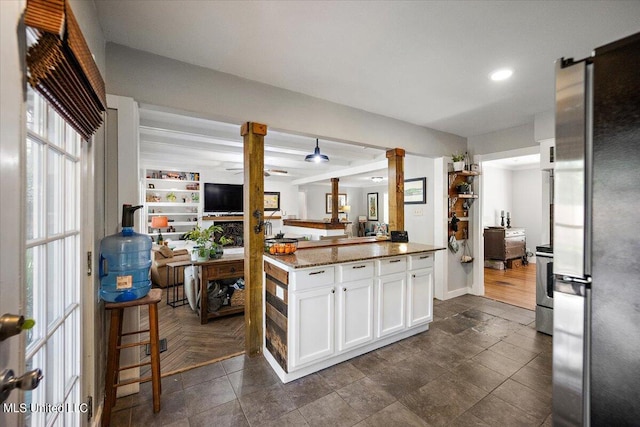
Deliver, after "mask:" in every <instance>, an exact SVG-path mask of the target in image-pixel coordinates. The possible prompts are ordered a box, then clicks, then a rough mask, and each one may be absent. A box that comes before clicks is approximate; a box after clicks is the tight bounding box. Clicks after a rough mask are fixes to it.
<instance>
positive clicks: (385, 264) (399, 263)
mask: <svg viewBox="0 0 640 427" xmlns="http://www.w3.org/2000/svg"><path fill="white" fill-rule="evenodd" d="M376 267H377V270H378V276H384V275H386V274H393V273H402V272H405V271H407V257H406V256H401V257H394V258H384V259H380V260H377V261H376Z"/></svg>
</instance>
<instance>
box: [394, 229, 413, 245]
mask: <svg viewBox="0 0 640 427" xmlns="http://www.w3.org/2000/svg"><path fill="white" fill-rule="evenodd" d="M391 241H392V242H399V243H407V242H408V241H409V233H407V232H406V231H404V230H402V231H392V232H391Z"/></svg>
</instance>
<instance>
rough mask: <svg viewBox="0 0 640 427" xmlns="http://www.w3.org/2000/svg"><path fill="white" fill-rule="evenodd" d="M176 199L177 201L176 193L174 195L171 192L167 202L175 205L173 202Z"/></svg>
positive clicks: (168, 194)
mask: <svg viewBox="0 0 640 427" xmlns="http://www.w3.org/2000/svg"><path fill="white" fill-rule="evenodd" d="M176 199H177V197H176V193H174V192H173V191H170V192H168V193H167V200H168V201H170V202H172V203H173V202H175V201H176Z"/></svg>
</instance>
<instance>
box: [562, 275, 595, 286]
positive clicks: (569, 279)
mask: <svg viewBox="0 0 640 427" xmlns="http://www.w3.org/2000/svg"><path fill="white" fill-rule="evenodd" d="M560 280H562V281H563V282H568V283H579V284H581V285H590V284H591V277H587V278H585V279H581V278H579V277H571V276H562V277H561V278H560Z"/></svg>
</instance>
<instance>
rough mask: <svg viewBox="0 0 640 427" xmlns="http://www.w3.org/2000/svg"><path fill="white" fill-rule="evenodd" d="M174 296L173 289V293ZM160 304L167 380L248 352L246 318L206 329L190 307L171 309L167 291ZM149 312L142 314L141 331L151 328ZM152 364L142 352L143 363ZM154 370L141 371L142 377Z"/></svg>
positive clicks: (220, 320)
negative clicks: (177, 374)
mask: <svg viewBox="0 0 640 427" xmlns="http://www.w3.org/2000/svg"><path fill="white" fill-rule="evenodd" d="M169 291H170V292H173V290H172V289H169ZM162 295H163V299H162V302H160V303H159V304H158V329H159V331H160V339H163V338H166V339H167V350H166V351H164V352H162V353H160V371H161V374H162V376H163V377H164V376H167V375H171V374H175V373H179V372H183V371H185V370H187V369H190V368H194V367H197V366H203V365H206V364H208V363H211V362H212V361H217V360H222V359H224V358H226V357H232V356H236V355H238V354H242V353H243V352H244V314H236V315H232V316H228V317H222V318H218V319H211V320H209V323H207V324H206V325H201V324H200V318H199V317H198V315H197V314H196V313H195V312H194V311H193V310H191V307H189V305H183V306H180V307H176V308H173V307H171V306H170V305H167V302H166V301H167V299H166V298H167V289H164V290H163V293H162ZM148 324H149V316H148V313H147V310H141V311H140V327H141V329H146V328H148ZM149 360H150V356H147V355H146V352H145V348H144V347H142V348H141V363H146V362H148V361H149ZM150 369H151V368H150V366H144V367H142V368H141V369H140V371H141V372H140V373H141V376H142V377H144V376H146V375H148V374H149V372H150Z"/></svg>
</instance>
